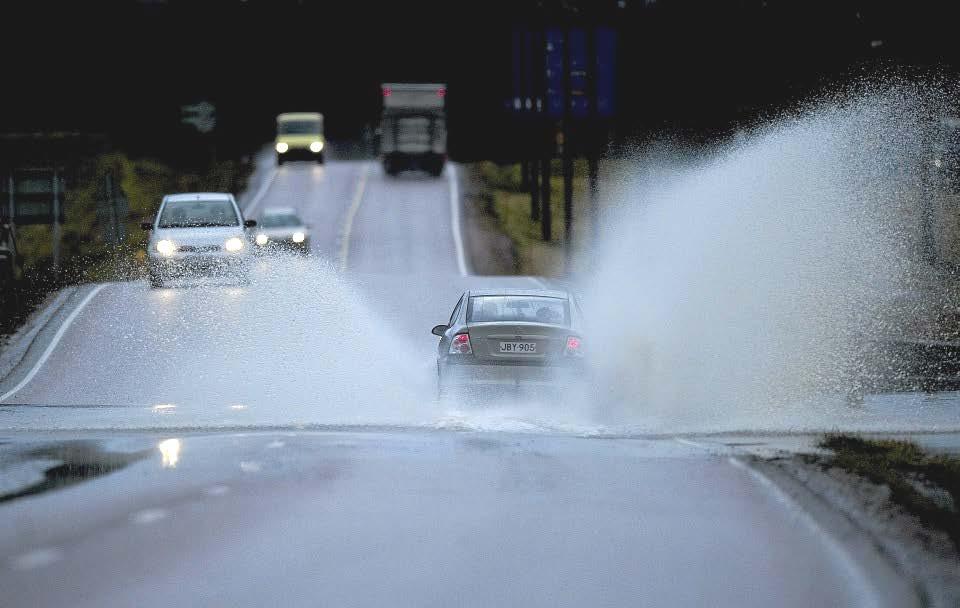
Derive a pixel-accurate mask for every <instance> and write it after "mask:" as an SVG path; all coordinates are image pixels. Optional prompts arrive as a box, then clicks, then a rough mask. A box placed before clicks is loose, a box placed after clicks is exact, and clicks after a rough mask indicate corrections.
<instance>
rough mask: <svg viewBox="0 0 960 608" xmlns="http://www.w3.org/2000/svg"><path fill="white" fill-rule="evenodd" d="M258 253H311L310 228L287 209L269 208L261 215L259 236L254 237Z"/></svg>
mask: <svg viewBox="0 0 960 608" xmlns="http://www.w3.org/2000/svg"><path fill="white" fill-rule="evenodd" d="M254 243H255V244H256V251H257V252H258V253H263V252H266V251H292V252H295V253H300V254H303V255H306V254H308V253H310V227H309V226H307V225H306V224H305V223H304V222H303V220H302V219H300V217H299V216H298V215H297V212H296V211H295V210H294V209H291V208H287V207H269V208H267V209H264V210H263V213H261V214H260V221H259V222H258V223H257V235H256V237H254Z"/></svg>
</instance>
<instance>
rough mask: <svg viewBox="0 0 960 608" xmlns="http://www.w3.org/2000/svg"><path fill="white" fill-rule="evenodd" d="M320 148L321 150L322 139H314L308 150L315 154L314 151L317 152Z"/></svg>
mask: <svg viewBox="0 0 960 608" xmlns="http://www.w3.org/2000/svg"><path fill="white" fill-rule="evenodd" d="M320 150H323V142H322V141H315V142H312V143H311V144H310V151H311V152H313V153H314V154H316V153H317V152H319V151H320Z"/></svg>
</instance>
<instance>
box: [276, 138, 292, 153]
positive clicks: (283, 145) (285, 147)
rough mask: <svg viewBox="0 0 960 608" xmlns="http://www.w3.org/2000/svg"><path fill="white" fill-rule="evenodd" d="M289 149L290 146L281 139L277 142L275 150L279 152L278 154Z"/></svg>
mask: <svg viewBox="0 0 960 608" xmlns="http://www.w3.org/2000/svg"><path fill="white" fill-rule="evenodd" d="M289 149H290V146H288V145H287V143H286V142H283V141H278V142H277V152H279V153H280V154H283V153H284V152H286V151H287V150H289Z"/></svg>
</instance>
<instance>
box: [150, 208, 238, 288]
mask: <svg viewBox="0 0 960 608" xmlns="http://www.w3.org/2000/svg"><path fill="white" fill-rule="evenodd" d="M256 225H257V223H256V222H255V221H253V220H244V219H243V214H242V213H241V212H240V208H239V207H238V206H237V202H236V200H234V198H233V195H232V194H229V193H223V192H194V193H186V194H168V195H167V196H164V197H163V202H161V203H160V210H159V211H158V212H157V217H156V218H155V219H154V221H153V222H144V223H142V224H141V225H140V226H141V227H142V228H143V229H144V230H150V231H151V234H150V239H149V242H148V244H147V258H148V262H149V272H150V279H149V280H150V286H151V287H162V286H163V284H164V282H165V281H167V280H169V279H173V278H179V277H184V276H197V275H199V276H215V277H219V276H226V277H230V278H234V279H237V280H239V281H240V282H242V283H247V282H248V280H249V273H250V264H251V249H252V247H251V245H250V240H249V238H248V235H247V228H252V227H253V226H256Z"/></svg>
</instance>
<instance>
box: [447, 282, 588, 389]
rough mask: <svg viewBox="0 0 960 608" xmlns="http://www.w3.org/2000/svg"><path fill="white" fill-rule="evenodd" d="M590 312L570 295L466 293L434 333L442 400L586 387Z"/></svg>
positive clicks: (502, 291)
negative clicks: (587, 317) (453, 396)
mask: <svg viewBox="0 0 960 608" xmlns="http://www.w3.org/2000/svg"><path fill="white" fill-rule="evenodd" d="M582 327H583V313H582V311H581V308H580V305H579V303H578V302H577V300H576V298H575V297H574V296H573V295H572V294H569V293H568V292H566V291H558V290H547V289H483V290H472V291H466V292H464V293H463V295H462V296H461V297H460V301H459V302H457V305H456V307H454V309H453V314H451V315H450V321H449V322H448V323H447V324H445V325H437V326H436V327H434V328H433V330H432V333H433V334H434V335H436V336H439V337H440V344H439V345H438V347H437V382H438V389H439V396H440V397H441V398H443V397H446V396H448V395H450V394H451V393H453V392H467V393H468V394H469V396H477V397H485V396H487V395H488V394H490V393H494V392H500V391H498V390H491V389H501V390H502V389H504V388H507V389H511V391H512V392H519V391H520V389H521V387H523V388H525V389H528V390H533V391H534V393H535V394H536V393H537V392H538V391H539V390H540V389H548V388H550V389H554V388H562V387H563V386H564V385H567V383H569V382H572V383H574V384H578V385H579V383H581V382H582V380H583V377H584V370H585V366H584V342H583V332H582Z"/></svg>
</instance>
